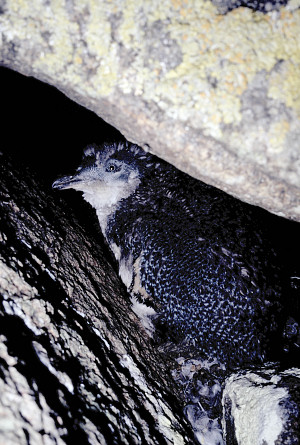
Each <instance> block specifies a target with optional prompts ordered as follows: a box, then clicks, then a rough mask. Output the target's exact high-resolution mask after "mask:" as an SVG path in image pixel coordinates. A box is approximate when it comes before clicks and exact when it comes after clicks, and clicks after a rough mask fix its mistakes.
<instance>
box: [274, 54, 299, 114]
mask: <svg viewBox="0 0 300 445" xmlns="http://www.w3.org/2000/svg"><path fill="white" fill-rule="evenodd" d="M268 95H269V97H271V98H272V99H275V100H279V101H280V102H282V103H285V104H286V105H287V106H288V107H291V108H293V109H294V110H295V111H296V113H297V114H298V116H299V118H300V73H299V66H298V65H296V64H295V63H293V62H291V61H286V62H284V63H281V67H280V69H278V70H277V71H275V72H273V73H272V74H271V76H270V86H269V91H268Z"/></svg>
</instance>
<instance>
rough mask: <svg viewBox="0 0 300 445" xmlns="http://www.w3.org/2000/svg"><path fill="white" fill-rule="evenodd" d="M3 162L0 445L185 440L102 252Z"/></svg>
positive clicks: (188, 436)
mask: <svg viewBox="0 0 300 445" xmlns="http://www.w3.org/2000/svg"><path fill="white" fill-rule="evenodd" d="M3 158H4V156H0V175H1V183H0V198H1V200H0V208H1V221H0V246H1V248H0V419H1V422H0V443H1V444H5V445H23V444H24V445H25V444H27V445H28V444H31V445H34V444H36V445H40V444H58V445H63V444H74V443H81V444H101V445H105V444H106V443H107V444H120V445H121V444H122V445H123V444H129V443H130V444H158V443H159V444H170V443H172V444H177V445H179V444H192V443H194V439H193V433H192V432H191V430H190V429H189V428H188V426H187V423H186V422H185V420H184V418H183V415H182V407H181V403H180V398H176V397H175V394H176V388H175V387H174V383H172V380H171V377H170V374H169V371H168V370H167V367H166V364H164V363H163V361H162V359H161V357H160V356H158V354H157V353H156V352H155V350H153V349H152V348H151V346H150V344H149V342H147V339H146V335H145V333H144V332H143V330H142V328H141V326H140V324H139V322H138V320H137V319H136V316H135V315H134V313H133V312H132V311H131V309H130V301H129V297H128V296H127V294H126V292H125V291H124V289H123V287H122V286H121V284H120V281H119V279H118V277H117V276H116V274H115V272H114V270H113V268H112V267H111V265H109V263H108V262H107V261H106V259H105V257H104V255H103V252H102V249H101V246H100V245H99V244H97V242H96V241H95V240H93V239H92V238H90V237H88V236H86V234H85V233H84V231H83V230H82V229H81V228H80V226H79V225H78V223H76V220H74V219H73V218H72V216H71V215H70V212H69V211H68V217H67V216H66V212H65V211H64V210H63V208H62V206H61V204H60V203H59V201H58V200H57V202H56V204H54V201H53V198H52V197H51V196H50V195H49V191H48V193H47V192H46V191H45V190H43V188H42V186H41V185H40V184H37V183H36V182H35V181H34V180H32V179H31V178H29V177H27V175H26V174H25V173H24V171H23V172H22V174H20V172H18V171H16V170H15V169H14V168H13V166H12V165H11V164H10V163H9V162H8V161H7V159H3ZM70 221H71V223H70Z"/></svg>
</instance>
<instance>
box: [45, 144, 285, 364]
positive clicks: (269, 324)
mask: <svg viewBox="0 0 300 445" xmlns="http://www.w3.org/2000/svg"><path fill="white" fill-rule="evenodd" d="M53 187H54V188H59V189H63V188H75V189H77V190H81V191H83V196H84V198H85V199H86V200H87V201H88V202H90V203H91V204H92V205H93V207H94V208H95V209H96V212H97V216H98V219H99V222H100V226H101V229H102V232H103V234H104V236H105V238H106V240H107V242H108V244H109V246H110V248H111V250H112V251H113V253H114V255H115V257H116V259H117V261H118V262H119V267H120V276H121V278H122V279H123V281H124V283H125V284H126V286H127V288H128V289H129V292H130V293H131V295H132V296H133V297H134V298H137V299H138V300H143V301H145V302H146V303H147V304H150V305H151V304H152V305H154V307H155V309H156V312H157V314H158V315H157V316H155V317H153V318H154V321H155V325H156V326H159V327H160V331H161V332H164V337H165V338H164V340H168V339H171V340H172V341H174V342H176V343H177V344H178V345H179V346H178V347H183V348H190V349H191V350H196V351H197V352H199V354H202V355H203V357H206V358H214V357H216V358H217V359H218V360H220V361H221V362H223V363H225V364H229V365H238V364H247V363H253V362H256V361H258V362H261V361H263V360H265V359H267V358H268V357H272V354H273V351H272V345H274V344H275V345H276V348H277V349H278V347H279V345H278V342H280V341H281V332H282V326H281V325H280V323H281V319H282V317H281V315H280V314H281V304H280V297H281V292H282V291H281V286H280V280H279V276H278V268H277V266H276V261H277V260H276V256H275V254H274V252H273V250H272V249H271V248H270V246H269V245H268V243H267V242H266V240H265V236H264V234H263V232H262V230H261V229H260V228H258V227H259V226H258V221H257V217H256V215H255V210H254V209H252V207H251V206H249V205H247V204H243V203H241V202H239V201H237V200H236V199H234V198H232V197H230V196H228V195H226V194H225V193H223V192H221V191H219V190H217V189H215V188H214V187H211V186H209V185H206V184H203V183H201V182H200V181H197V180H195V179H193V178H191V177H189V176H188V175H186V174H184V173H182V172H180V171H179V170H177V169H176V168H175V167H172V166H170V165H169V164H167V163H165V162H163V161H161V160H159V159H158V158H156V157H155V156H153V155H151V154H149V153H145V152H144V151H143V150H142V149H141V148H139V147H137V146H136V145H133V144H130V143H125V142H124V143H123V142H122V143H118V144H103V145H102V146H101V147H97V146H89V147H88V148H87V150H86V151H85V156H84V160H83V164H82V167H80V168H79V169H78V170H77V173H76V174H75V175H74V176H68V177H65V178H62V179H59V180H57V181H56V182H55V183H54V185H53ZM161 341H162V340H161Z"/></svg>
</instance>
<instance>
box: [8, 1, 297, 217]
mask: <svg viewBox="0 0 300 445" xmlns="http://www.w3.org/2000/svg"><path fill="white" fill-rule="evenodd" d="M219 3H220V2H218V1H214V2H209V1H204V0H199V1H197V2H194V3H193V6H191V5H190V4H189V2H185V1H180V0H178V1H174V0H167V1H164V2H161V1H153V2H146V3H145V2H143V1H141V0H138V1H132V0H126V1H117V0H115V1H113V2H112V1H108V0H101V1H100V0H99V1H97V2H93V1H89V0H85V1H81V2H65V3H64V2H55V1H54V0H50V1H48V2H46V3H45V2H43V1H41V0H33V1H31V2H30V3H25V4H24V3H23V2H21V1H16V0H7V1H6V2H5V3H4V4H3V6H2V10H1V12H2V14H1V16H0V33H1V44H0V60H1V63H2V64H4V65H5V66H7V67H10V68H12V69H15V70H17V71H19V72H21V73H23V74H26V75H32V76H34V77H37V78H38V79H41V80H43V81H45V82H48V83H50V84H51V85H54V86H56V87H57V88H58V89H60V90H61V91H63V92H64V93H65V94H66V95H67V96H69V97H70V98H72V99H73V100H75V101H77V102H78V103H80V104H83V105H84V106H86V107H87V108H89V109H91V110H93V111H95V112H96V113H97V114H98V115H99V116H101V117H102V118H103V119H104V120H106V121H107V122H109V123H110V124H112V125H113V126H114V127H116V128H117V129H119V130H120V131H121V132H122V133H123V134H124V135H125V136H126V137H127V138H128V139H129V140H130V141H132V142H136V143H138V144H139V145H141V146H143V147H146V148H148V149H149V150H150V151H152V152H154V153H155V154H157V155H159V156H160V157H162V158H164V159H167V160H168V161H169V162H171V163H173V164H174V165H176V166H177V167H179V168H181V169H182V170H184V171H187V172H188V173H190V174H191V175H193V176H195V177H198V178H199V179H202V180H203V181H205V182H208V183H211V184H213V185H216V186H217V187H219V188H221V189H223V190H225V191H227V192H228V193H231V194H232V195H234V196H236V197H239V198H240V199H242V200H244V201H247V202H250V203H253V204H257V205H260V206H262V207H264V208H266V209H268V210H270V211H271V212H273V213H276V214H279V215H283V216H286V217H288V218H292V219H295V220H298V221H300V154H299V137H300V97H299V90H300V85H299V79H300V75H299V74H300V41H299V29H300V9H299V6H300V1H299V0H291V1H289V2H276V4H277V6H276V8H275V9H274V10H272V8H271V10H270V11H269V12H266V10H268V8H267V9H265V10H264V12H265V13H263V12H260V11H253V10H251V9H249V8H245V7H244V8H241V7H240V8H237V9H234V10H231V11H229V10H228V9H231V7H234V4H238V3H239V2H227V3H228V5H227V9H226V10H220V8H219V9H218V6H220V5H219ZM240 3H243V4H247V2H240ZM249 3H255V2H249ZM269 3H273V2H269ZM282 3H287V4H286V6H284V5H282ZM232 5H233V6H232ZM266 7H267V6H266ZM225 12H227V13H226V14H223V15H222V13H225Z"/></svg>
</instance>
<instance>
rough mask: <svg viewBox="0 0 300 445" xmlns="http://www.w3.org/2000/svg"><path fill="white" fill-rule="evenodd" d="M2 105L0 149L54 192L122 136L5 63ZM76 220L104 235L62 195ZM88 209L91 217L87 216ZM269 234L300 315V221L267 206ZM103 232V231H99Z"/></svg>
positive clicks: (80, 204)
mask: <svg viewBox="0 0 300 445" xmlns="http://www.w3.org/2000/svg"><path fill="white" fill-rule="evenodd" d="M0 78H1V83H0V85H1V97H2V109H3V124H2V131H1V133H2V144H1V149H0V150H1V151H2V152H3V153H6V154H9V155H10V156H11V158H12V159H13V161H14V162H16V163H17V164H20V165H22V166H24V167H25V166H27V167H28V168H29V169H30V170H31V171H32V172H34V174H35V176H36V177H37V178H38V180H40V181H42V182H43V183H44V185H45V186H46V188H49V194H56V193H57V192H55V191H52V189H51V184H52V182H53V180H54V179H56V178H57V177H59V176H60V175H62V174H67V173H72V171H74V169H75V168H76V167H77V166H78V165H79V162H80V159H81V155H82V150H83V148H84V147H85V146H86V145H87V144H90V143H93V142H96V143H101V142H103V141H105V140H111V139H118V138H120V137H122V135H121V134H120V133H119V132H118V131H117V130H116V129H115V128H113V127H111V126H110V125H108V124H107V123H105V122H104V121H103V120H102V119H101V118H99V117H98V116H97V115H96V114H95V113H93V112H91V111H89V110H87V109H85V108H84V107H82V106H80V105H78V104H77V103H75V102H73V101H71V100H70V99H68V98H67V97H66V96H65V95H64V94H63V93H61V92H60V91H58V90H57V89H56V88H54V87H52V86H50V85H48V84H45V83H43V82H40V81H38V80H36V79H34V78H32V77H25V76H23V75H21V74H19V73H16V72H14V71H11V70H9V69H7V68H4V67H0ZM60 197H61V198H62V199H63V200H65V202H66V205H67V206H68V205H69V206H71V207H72V209H73V211H74V213H75V215H76V217H77V219H79V220H80V222H81V223H83V224H84V225H85V226H87V225H88V224H90V225H91V227H92V232H93V233H94V234H96V236H97V234H99V235H100V229H99V228H98V224H97V220H96V217H95V215H94V212H93V211H92V209H91V208H89V206H88V204H86V203H85V202H84V201H83V200H82V199H78V198H79V197H78V194H77V193H76V192H74V191H68V192H66V193H65V194H63V197H62V196H61V194H60ZM87 212H88V214H89V216H90V217H89V218H87V217H86V215H87ZM261 214H262V218H265V219H266V220H267V223H268V225H269V228H270V233H271V235H272V237H273V239H274V242H275V243H276V244H277V246H278V249H279V251H280V252H281V254H282V261H283V263H284V265H285V267H287V268H288V271H289V276H290V277H293V281H292V293H293V296H292V305H293V306H295V313H297V314H298V315H297V318H299V313H300V264H299V251H300V223H296V222H293V221H289V220H286V219H284V218H281V217H278V216H275V215H272V214H270V213H268V212H266V211H264V210H262V211H261ZM100 236H101V235H100Z"/></svg>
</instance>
